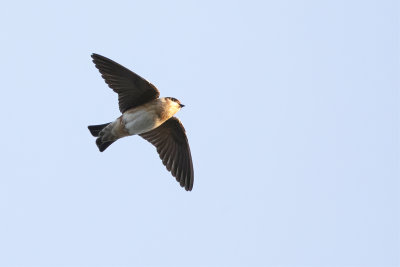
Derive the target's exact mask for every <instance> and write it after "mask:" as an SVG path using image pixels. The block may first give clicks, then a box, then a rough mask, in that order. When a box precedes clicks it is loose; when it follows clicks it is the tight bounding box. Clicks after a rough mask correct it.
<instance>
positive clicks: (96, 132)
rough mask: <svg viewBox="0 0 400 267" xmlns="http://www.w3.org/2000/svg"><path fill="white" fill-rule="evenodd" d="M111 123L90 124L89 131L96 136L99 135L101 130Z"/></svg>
mask: <svg viewBox="0 0 400 267" xmlns="http://www.w3.org/2000/svg"><path fill="white" fill-rule="evenodd" d="M110 123H111V122H109V123H104V124H99V125H89V126H88V128H89V131H90V133H91V134H92V135H93V136H94V137H98V136H99V135H100V132H101V130H103V129H104V128H105V127H106V126H107V125H109V124H110Z"/></svg>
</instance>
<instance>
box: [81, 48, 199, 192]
mask: <svg viewBox="0 0 400 267" xmlns="http://www.w3.org/2000/svg"><path fill="white" fill-rule="evenodd" d="M92 58H93V62H94V64H95V65H96V68H97V69H98V70H99V71H100V73H101V76H102V77H103V78H104V80H105V82H106V83H107V84H108V86H109V87H110V88H111V89H113V91H114V92H116V93H117V94H118V102H119V110H120V111H121V113H122V115H121V116H120V117H118V118H117V119H116V120H115V121H113V122H110V123H105V124H100V125H91V126H88V128H89V131H90V133H91V134H92V135H93V136H95V137H97V139H96V144H97V147H98V148H99V150H100V152H103V151H104V150H105V149H106V148H107V147H108V146H110V145H111V144H112V143H114V142H115V141H117V140H118V139H120V138H122V137H125V136H130V135H139V136H141V137H142V138H144V139H145V140H147V141H148V142H150V143H151V144H152V145H154V146H155V147H156V149H157V152H158V154H159V156H160V158H161V160H162V163H163V164H164V165H165V166H166V167H167V170H168V171H170V172H171V173H172V175H173V176H174V177H175V178H176V180H177V181H178V182H179V183H180V185H181V186H182V187H184V188H185V189H186V190H187V191H190V190H192V187H193V179H194V174H193V163H192V156H191V153H190V148H189V143H188V139H187V137H186V132H185V128H183V125H182V123H181V122H180V121H179V119H177V118H176V117H174V115H175V113H177V112H178V111H179V110H180V109H181V108H182V107H184V105H183V104H181V103H180V102H179V100H178V99H176V98H173V97H162V98H159V96H160V92H159V91H158V90H157V88H156V87H155V86H154V85H153V84H151V83H149V82H148V81H146V80H145V79H143V78H142V77H140V76H139V75H137V74H136V73H134V72H132V71H130V70H128V69H127V68H125V67H124V66H122V65H120V64H118V63H116V62H114V61H112V60H110V59H108V58H106V57H103V56H101V55H98V54H92Z"/></svg>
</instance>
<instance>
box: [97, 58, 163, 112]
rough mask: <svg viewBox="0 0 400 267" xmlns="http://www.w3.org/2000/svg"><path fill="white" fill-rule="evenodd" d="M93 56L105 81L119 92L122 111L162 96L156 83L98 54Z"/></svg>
mask: <svg viewBox="0 0 400 267" xmlns="http://www.w3.org/2000/svg"><path fill="white" fill-rule="evenodd" d="M92 58H93V62H94V64H95V65H96V68H98V69H99V71H100V73H101V76H102V77H103V78H104V80H105V82H106V83H107V84H108V86H109V87H110V88H111V89H113V90H114V92H116V93H117V94H118V102H119V110H120V111H121V112H122V113H124V112H125V111H126V110H128V109H130V108H134V107H136V106H140V105H142V104H144V103H146V102H149V101H150V100H153V99H157V98H158V97H159V96H160V92H159V91H158V90H157V88H156V87H155V86H154V85H152V84H151V83H149V82H148V81H146V80H145V79H143V78H142V77H140V76H139V75H137V74H136V73H134V72H132V71H130V70H128V69H127V68H125V67H124V66H122V65H120V64H118V63H116V62H114V61H112V60H111V59H108V58H106V57H103V56H101V55H98V54H92Z"/></svg>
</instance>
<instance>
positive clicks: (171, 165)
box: [140, 117, 194, 191]
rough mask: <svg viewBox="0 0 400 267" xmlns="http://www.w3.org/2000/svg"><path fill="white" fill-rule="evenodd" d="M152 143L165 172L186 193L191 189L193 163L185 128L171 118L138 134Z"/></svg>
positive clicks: (177, 120) (175, 119)
mask: <svg viewBox="0 0 400 267" xmlns="http://www.w3.org/2000/svg"><path fill="white" fill-rule="evenodd" d="M140 136H141V137H143V138H144V139H146V140H147V141H149V142H150V143H152V144H153V145H154V146H155V147H156V148H157V152H158V154H159V155H160V158H161V160H162V162H163V164H164V165H165V166H166V167H167V170H168V171H170V172H171V173H172V175H173V176H174V177H175V178H176V180H177V181H178V182H179V183H180V185H181V186H182V187H185V189H186V190H187V191H190V190H192V188H193V179H194V173H193V163H192V155H191V154H190V148H189V143H188V140H187V137H186V133H185V128H183V125H182V123H181V122H180V121H179V119H177V118H175V117H172V118H170V119H169V120H167V121H166V122H164V123H163V124H162V125H160V126H159V127H157V128H155V129H153V130H151V131H149V132H146V133H142V134H140Z"/></svg>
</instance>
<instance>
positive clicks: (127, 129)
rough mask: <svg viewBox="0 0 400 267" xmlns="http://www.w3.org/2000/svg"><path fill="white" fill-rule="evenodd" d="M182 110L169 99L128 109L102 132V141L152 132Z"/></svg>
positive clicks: (153, 101)
mask: <svg viewBox="0 0 400 267" xmlns="http://www.w3.org/2000/svg"><path fill="white" fill-rule="evenodd" d="M180 109H181V107H180V106H179V104H177V103H176V102H174V101H171V100H169V99H168V98H158V99H155V100H152V101H150V102H148V103H146V104H143V105H141V106H139V107H135V108H132V109H128V110H127V111H125V112H124V113H123V114H122V115H121V116H120V117H118V118H117V119H116V120H115V121H113V122H111V123H110V124H109V125H108V126H106V127H105V128H104V129H103V130H101V132H100V134H99V135H100V136H101V137H102V141H105V142H107V141H113V142H114V141H116V140H118V139H120V138H122V137H125V136H130V135H135V134H142V133H146V132H148V131H151V130H153V129H155V128H157V127H158V126H160V125H161V124H163V123H164V122H165V121H166V120H168V119H170V118H171V117H172V116H174V115H175V113H176V112H178V111H179V110H180Z"/></svg>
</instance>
